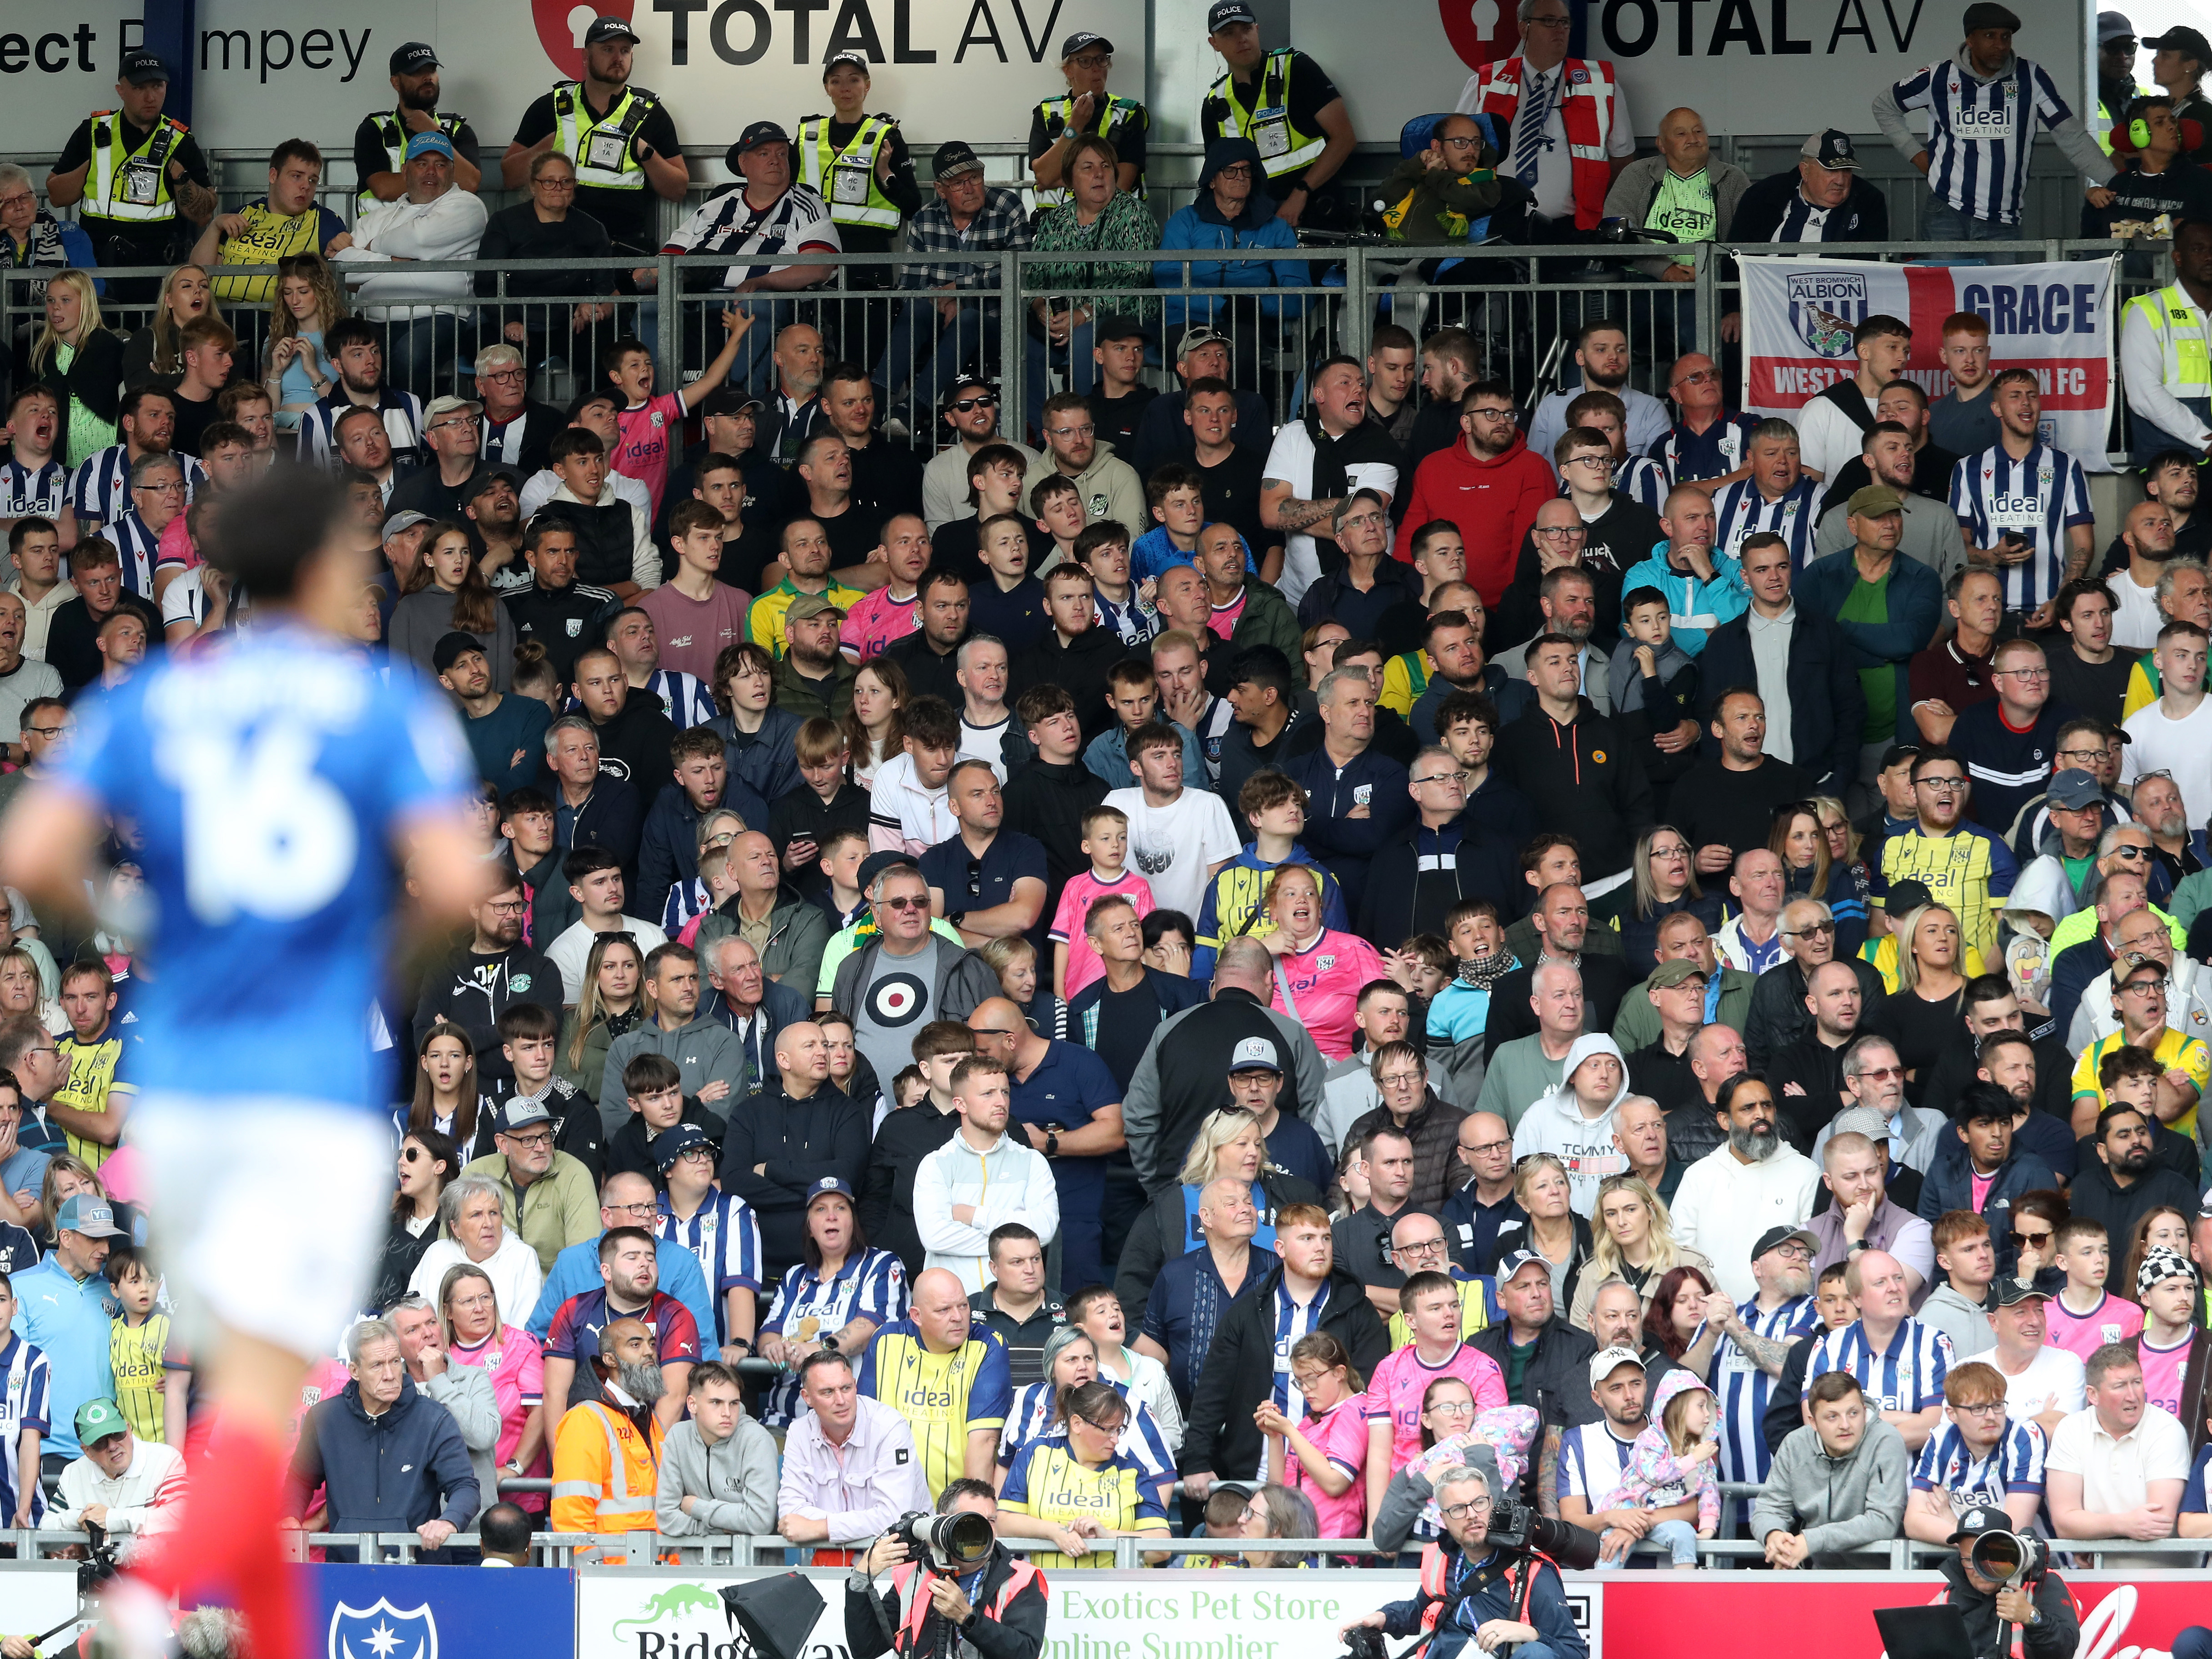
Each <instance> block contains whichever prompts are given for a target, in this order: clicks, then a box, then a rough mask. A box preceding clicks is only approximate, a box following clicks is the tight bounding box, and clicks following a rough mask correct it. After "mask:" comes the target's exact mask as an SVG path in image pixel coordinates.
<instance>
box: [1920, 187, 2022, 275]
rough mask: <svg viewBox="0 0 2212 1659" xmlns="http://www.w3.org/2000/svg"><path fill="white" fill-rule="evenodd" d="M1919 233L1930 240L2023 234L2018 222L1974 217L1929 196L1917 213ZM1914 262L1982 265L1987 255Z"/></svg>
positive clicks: (2013, 238) (2006, 239) (2010, 238)
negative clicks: (1919, 215) (2014, 223)
mask: <svg viewBox="0 0 2212 1659" xmlns="http://www.w3.org/2000/svg"><path fill="white" fill-rule="evenodd" d="M1920 234H1922V235H1923V236H1924V237H1926V238H1927V239H1928V240H1929V241H1931V242H2011V241H2017V240H2020V238H2021V236H2022V235H2023V234H2025V233H2024V232H2023V231H2022V230H2021V228H2020V227H2019V226H2018V225H2001V224H1999V223H1997V222H1996V221H1995V220H1994V219H1977V218H1974V217H1972V216H1971V215H1968V214H1964V213H1961V212H1960V211H1959V210H1958V209H1956V208H1954V207H1953V206H1952V205H1951V204H1949V203H1948V202H1938V201H1934V200H1930V201H1929V204H1928V207H1927V210H1926V211H1925V212H1924V213H1923V215H1922V216H1921V224H1920ZM1912 263H1913V264H1917V265H1985V264H1989V261H1988V260H1987V259H1973V258H1964V257H1960V258H1950V259H1915V260H1914V261H1912Z"/></svg>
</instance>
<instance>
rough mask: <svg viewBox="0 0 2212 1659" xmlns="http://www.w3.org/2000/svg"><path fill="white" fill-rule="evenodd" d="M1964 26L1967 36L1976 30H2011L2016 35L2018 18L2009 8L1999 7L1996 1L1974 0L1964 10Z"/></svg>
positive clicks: (2018, 27) (2018, 24) (2018, 23)
mask: <svg viewBox="0 0 2212 1659" xmlns="http://www.w3.org/2000/svg"><path fill="white" fill-rule="evenodd" d="M1976 29H2011V30H2013V31H2014V32H2015V33H2018V32H2019V29H2020V18H2019V17H2018V16H2017V15H2015V13H2014V11H2013V9H2012V8H2011V7H2009V6H2000V5H1998V4H1997V3H1996V0H1974V3H1973V4H1972V5H1971V6H1969V7H1967V8H1966V33H1969V34H1972V33H1973V32H1974V31H1975V30H1976Z"/></svg>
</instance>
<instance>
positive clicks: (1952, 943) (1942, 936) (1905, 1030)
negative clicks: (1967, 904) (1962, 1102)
mask: <svg viewBox="0 0 2212 1659" xmlns="http://www.w3.org/2000/svg"><path fill="white" fill-rule="evenodd" d="M1896 939H1897V989H1896V990H1895V991H1894V992H1893V993H1892V994H1890V995H1889V996H1887V997H1885V998H1883V999H1882V1000H1881V1003H1880V1004H1879V1005H1878V1006H1875V1008H1873V1009H1870V1010H1869V1011H1868V1013H1867V1015H1866V1017H1865V1018H1864V1020H1863V1022H1862V1024H1863V1030H1868V1031H1870V1032H1873V1033H1875V1034H1876V1035H1878V1036H1886V1037H1887V1038H1888V1039H1889V1040H1890V1041H1891V1042H1893V1043H1895V1044H1896V1045H1897V1053H1898V1057H1899V1059H1900V1060H1903V1061H1904V1062H1905V1080H1906V1082H1907V1083H1908V1084H1910V1083H1915V1082H1917V1080H1918V1079H1919V1077H1920V1075H1921V1073H1923V1072H1925V1071H1926V1070H1927V1068H1928V1067H1929V1066H1933V1065H1934V1064H1935V1063H1936V1060H1938V1059H1940V1058H1941V1057H1942V1053H1943V1050H1944V1048H1945V1046H1946V1045H1948V1043H1949V1042H1952V1041H1953V1040H1954V1037H1955V1036H1956V1034H1957V1032H1958V1030H1959V1018H1960V1012H1961V1010H1960V1003H1961V1001H1962V1000H1963V999H1964V997H1965V994H1966V969H1965V967H1964V965H1963V963H1962V958H1963V957H1964V956H1965V952H1966V941H1965V936H1964V934H1963V933H1961V931H1960V927H1959V915H1958V912H1957V911H1955V910H1954V909H1952V908H1951V907H1950V906H1948V904H1923V905H1922V906H1921V907H1920V908H1917V909H1916V910H1911V911H1908V912H1907V913H1906V914H1905V915H1904V916H1903V917H1901V918H1900V919H1899V921H1898V923H1897V934H1896ZM1918 1092H1919V1091H1918V1090H1917V1089H1915V1090H1913V1091H1912V1093H1913V1094H1914V1095H1916V1096H1917V1094H1918ZM1913 1103H1914V1104H1915V1105H1917V1104H1919V1102H1918V1101H1917V1099H1915V1100H1914V1102H1913ZM1949 1104H1950V1103H1949V1102H1948V1101H1946V1102H1944V1103H1943V1106H1944V1109H1948V1107H1949Z"/></svg>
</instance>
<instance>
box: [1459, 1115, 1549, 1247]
mask: <svg viewBox="0 0 2212 1659" xmlns="http://www.w3.org/2000/svg"><path fill="white" fill-rule="evenodd" d="M1458 1148H1459V1152H1458V1156H1459V1161H1460V1162H1461V1163H1462V1164H1464V1165H1465V1166H1466V1168H1467V1170H1468V1176H1469V1179H1468V1182H1467V1184H1466V1185H1465V1186H1463V1187H1462V1188H1460V1189H1459V1190H1458V1191H1457V1192H1455V1193H1454V1194H1451V1196H1450V1197H1449V1198H1447V1199H1445V1200H1444V1202H1443V1209H1442V1211H1440V1212H1439V1214H1440V1215H1441V1217H1442V1219H1443V1225H1444V1231H1445V1234H1446V1237H1447V1238H1448V1241H1449V1243H1450V1246H1451V1258H1452V1265H1453V1266H1454V1267H1460V1268H1464V1269H1469V1270H1479V1269H1480V1267H1484V1266H1486V1265H1487V1264H1488V1263H1490V1262H1491V1261H1494V1260H1496V1258H1497V1255H1498V1251H1497V1240H1498V1229H1500V1228H1501V1227H1504V1225H1507V1224H1508V1223H1510V1222H1515V1221H1522V1220H1525V1219H1526V1218H1527V1216H1526V1213H1525V1212H1523V1211H1522V1208H1521V1205H1520V1202H1519V1200H1516V1198H1515V1197H1514V1196H1513V1131H1512V1130H1511V1129H1510V1127H1507V1125H1506V1122H1505V1120H1504V1118H1502V1117H1500V1116H1499V1115H1498V1114H1497V1113H1495V1112H1469V1113H1468V1115H1466V1116H1465V1117H1463V1118H1462V1119H1461V1120H1460V1121H1459V1140H1458Z"/></svg>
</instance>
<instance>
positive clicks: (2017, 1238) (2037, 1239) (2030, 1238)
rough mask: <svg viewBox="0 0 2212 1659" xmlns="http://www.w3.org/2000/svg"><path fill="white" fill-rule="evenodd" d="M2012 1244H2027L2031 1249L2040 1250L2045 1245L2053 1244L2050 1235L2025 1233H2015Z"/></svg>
mask: <svg viewBox="0 0 2212 1659" xmlns="http://www.w3.org/2000/svg"><path fill="white" fill-rule="evenodd" d="M2012 1242H2013V1243H2015V1244H2025V1245H2027V1247H2028V1248H2029V1249H2034V1250H2039V1249H2042V1248H2043V1247H2044V1246H2045V1245H2046V1244H2048V1243H2051V1235H2050V1234H2049V1233H2023V1232H2019V1231H2015V1233H2014V1234H2013V1236H2012Z"/></svg>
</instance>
